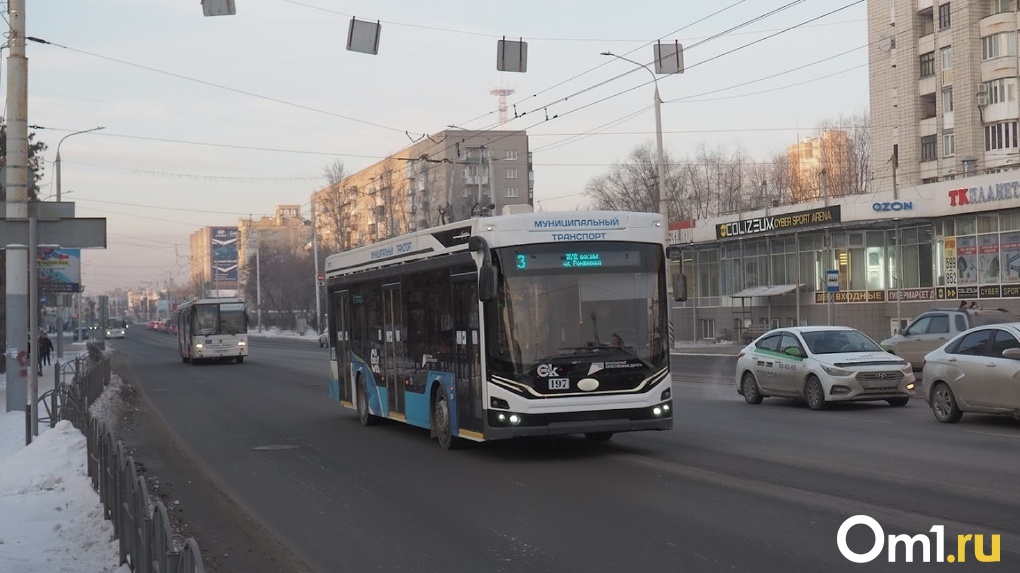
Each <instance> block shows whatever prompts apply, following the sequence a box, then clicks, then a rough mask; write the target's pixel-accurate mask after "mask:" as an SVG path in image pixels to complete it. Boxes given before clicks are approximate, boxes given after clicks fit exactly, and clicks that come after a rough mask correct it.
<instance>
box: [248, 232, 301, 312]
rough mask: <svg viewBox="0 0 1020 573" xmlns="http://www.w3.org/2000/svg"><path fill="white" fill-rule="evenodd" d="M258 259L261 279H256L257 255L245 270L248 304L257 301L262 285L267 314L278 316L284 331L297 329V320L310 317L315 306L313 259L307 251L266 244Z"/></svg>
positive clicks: (251, 259)
mask: <svg viewBox="0 0 1020 573" xmlns="http://www.w3.org/2000/svg"><path fill="white" fill-rule="evenodd" d="M258 257H259V262H258V263H259V264H258V269H259V277H255V276H253V275H254V273H255V272H256V271H255V269H256V264H255V255H252V256H251V258H250V260H249V261H248V262H249V264H248V265H247V266H246V267H245V273H246V275H247V276H246V277H245V281H244V285H245V287H244V288H245V291H244V295H245V297H246V299H247V300H256V296H257V292H256V289H258V288H259V283H261V290H262V307H263V310H267V309H268V310H270V311H273V312H274V314H275V315H276V316H277V317H278V321H277V326H279V327H280V328H287V329H293V328H294V327H295V326H296V324H297V316H298V315H300V314H303V315H308V313H309V312H310V310H311V309H312V308H313V307H314V306H315V300H314V298H313V296H314V295H313V293H314V287H313V284H312V282H313V281H314V278H313V277H314V271H313V268H314V263H313V262H312V255H311V253H310V252H308V251H307V250H305V249H294V248H290V247H288V246H286V245H278V244H274V243H266V244H264V245H261V246H260V247H259V254H258ZM312 314H314V312H312Z"/></svg>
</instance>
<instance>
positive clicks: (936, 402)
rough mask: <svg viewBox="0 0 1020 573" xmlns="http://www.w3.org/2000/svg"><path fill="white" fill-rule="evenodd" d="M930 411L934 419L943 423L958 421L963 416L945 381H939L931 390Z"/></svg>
mask: <svg viewBox="0 0 1020 573" xmlns="http://www.w3.org/2000/svg"><path fill="white" fill-rule="evenodd" d="M931 411H932V413H933V414H935V419H936V420H938V421H940V422H942V423H944V424H953V423H955V422H959V421H960V418H962V417H963V410H960V406H959V405H957V403H956V396H955V395H953V390H952V389H951V388H950V387H949V384H946V383H945V382H939V383H938V384H936V385H935V387H934V388H933V389H932V391H931Z"/></svg>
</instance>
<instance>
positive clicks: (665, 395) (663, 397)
mask: <svg viewBox="0 0 1020 573" xmlns="http://www.w3.org/2000/svg"><path fill="white" fill-rule="evenodd" d="M672 395H673V392H672V391H671V390H670V389H669V388H666V389H665V390H663V391H662V394H660V395H659V400H662V401H663V402H665V401H666V400H669V399H670V397H671V396H672Z"/></svg>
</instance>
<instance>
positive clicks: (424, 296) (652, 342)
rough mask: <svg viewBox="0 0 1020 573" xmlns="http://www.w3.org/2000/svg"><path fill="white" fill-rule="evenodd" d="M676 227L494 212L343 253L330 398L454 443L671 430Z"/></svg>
mask: <svg viewBox="0 0 1020 573" xmlns="http://www.w3.org/2000/svg"><path fill="white" fill-rule="evenodd" d="M662 225H663V220H662V217H661V216H660V215H658V214H651V213H630V212H565V213H524V214H514V215H501V216H495V217H479V218H474V219H470V220H465V221H461V222H456V223H451V224H446V225H443V226H439V227H434V228H430V229H426V230H421V231H418V232H414V233H410V234H407V235H404V236H400V237H396V238H393V239H388V240H384V241H381V242H379V243H375V244H373V245H369V246H365V247H360V248H357V249H353V250H350V251H347V252H344V253H340V254H336V255H332V256H330V257H329V258H328V259H327V261H326V272H325V274H326V289H327V292H328V318H329V327H328V328H329V330H328V332H329V346H330V364H331V368H330V371H331V376H330V380H329V394H330V396H331V397H332V398H333V399H334V400H336V401H338V402H339V403H340V404H342V405H343V406H346V407H348V408H351V409H354V410H356V411H357V413H358V416H359V418H360V420H361V422H362V423H363V424H365V425H370V424H372V423H373V422H374V421H376V420H378V419H379V418H389V419H393V420H398V421H401V422H404V423H407V424H411V425H414V426H419V427H421V428H426V429H429V430H430V431H431V433H432V435H433V436H435V437H437V438H438V439H439V443H440V445H441V446H442V447H444V448H450V447H455V446H456V445H458V444H459V443H461V442H462V441H463V440H472V441H483V440H494V439H503V438H512V437H517V436H548V435H563V434H583V435H585V436H587V437H588V438H589V439H591V440H596V441H602V440H608V439H609V438H611V437H612V436H613V434H614V433H617V432H629V431H637V430H669V429H671V428H672V426H673V409H672V397H671V391H672V389H671V380H670V371H669V350H668V348H667V333H668V324H667V312H668V306H669V305H668V301H667V299H666V296H667V294H666V292H667V291H666V271H665V253H664V249H663V236H664V232H663V229H662Z"/></svg>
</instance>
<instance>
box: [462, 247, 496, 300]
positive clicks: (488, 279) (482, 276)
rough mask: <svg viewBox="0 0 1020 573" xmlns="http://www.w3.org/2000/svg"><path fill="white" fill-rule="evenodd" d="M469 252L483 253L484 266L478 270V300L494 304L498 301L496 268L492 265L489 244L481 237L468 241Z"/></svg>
mask: <svg viewBox="0 0 1020 573" xmlns="http://www.w3.org/2000/svg"><path fill="white" fill-rule="evenodd" d="M468 250H470V251H471V252H474V253H482V265H481V267H480V268H479V269H478V300H480V301H482V302H492V301H494V300H496V283H497V277H496V267H495V266H493V264H492V252H491V251H489V244H488V243H487V242H485V239H483V238H482V237H479V236H477V235H476V236H473V237H471V238H470V239H468Z"/></svg>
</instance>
